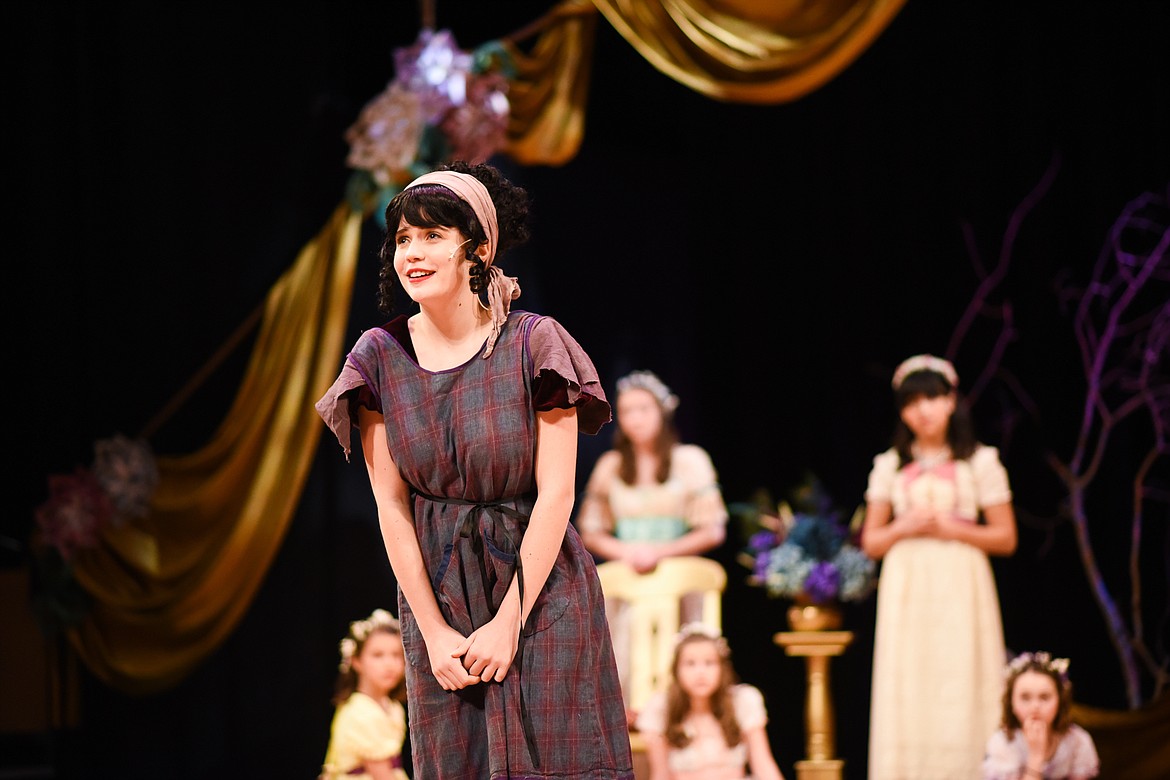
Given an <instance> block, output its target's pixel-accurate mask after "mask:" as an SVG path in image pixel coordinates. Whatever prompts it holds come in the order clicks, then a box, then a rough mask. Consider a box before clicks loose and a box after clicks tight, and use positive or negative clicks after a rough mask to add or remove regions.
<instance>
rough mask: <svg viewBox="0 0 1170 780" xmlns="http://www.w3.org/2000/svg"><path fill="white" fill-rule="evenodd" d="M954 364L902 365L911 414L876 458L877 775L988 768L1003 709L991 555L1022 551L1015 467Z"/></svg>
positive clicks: (872, 541) (872, 496) (872, 545)
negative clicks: (964, 392) (962, 386)
mask: <svg viewBox="0 0 1170 780" xmlns="http://www.w3.org/2000/svg"><path fill="white" fill-rule="evenodd" d="M958 383H959V378H958V375H957V374H956V372H955V368H954V366H953V365H951V364H950V362H948V361H946V360H943V359H942V358H939V357H935V356H934V355H915V356H914V357H911V358H908V359H907V360H905V361H903V363H902V364H901V365H900V366H898V369H897V370H896V371H895V372H894V378H893V382H892V384H893V389H894V398H895V401H896V404H897V409H898V418H899V419H898V424H897V428H896V430H895V433H894V436H893V441H892V446H891V447H890V448H889V449H888V450H886V451H885V452H883V453H881V454H880V455H878V456H877V457H875V458H874V461H873V469H872V471H871V472H870V474H869V483H868V486H867V488H866V492H865V500H866V512H865V524H864V526H863V529H862V539H861V541H862V549H863V550H864V551H865V553H866V555H868V556H869V557H870V558H873V559H874V560H881V562H882V563H881V569H880V571H879V579H878V591H877V617H876V622H875V629H874V650H873V690H872V692H871V710H870V742H869V777H870V780H978V778H979V777H980V762H981V761H982V758H983V749H984V746H985V744H986V741H987V735H988V734H990V733H991V732H992V731H993V730H994V729H995V724H996V722H997V720H998V715H999V698H1000V694H1001V686H1002V677H1001V669H1002V668H1003V663H1004V653H1005V650H1004V641H1003V625H1002V618H1001V615H1000V609H999V597H998V594H997V591H996V586H995V578H994V576H993V574H992V571H991V564H990V562H989V561H988V556H989V555H1011V554H1012V553H1013V552H1014V551H1015V548H1016V520H1015V513H1014V511H1013V509H1012V503H1011V502H1012V493H1011V489H1010V487H1009V485H1008V477H1007V471H1006V470H1005V469H1004V467H1003V465H1002V464H1001V463H1000V460H999V453H998V451H997V450H996V449H995V448H994V447H989V446H986V445H984V444H981V443H979V442H978V441H977V439H976V438H975V435H974V433H973V432H972V426H971V423H970V420H969V418H968V417H967V413H966V410H965V408H964V406H963V402H962V399H960V398H959V394H958Z"/></svg>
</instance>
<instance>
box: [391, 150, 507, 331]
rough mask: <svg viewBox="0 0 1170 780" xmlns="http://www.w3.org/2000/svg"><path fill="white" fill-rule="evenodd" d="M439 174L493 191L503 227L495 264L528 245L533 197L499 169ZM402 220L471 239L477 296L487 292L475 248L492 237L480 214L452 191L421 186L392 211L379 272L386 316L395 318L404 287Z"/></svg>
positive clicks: (458, 165)
mask: <svg viewBox="0 0 1170 780" xmlns="http://www.w3.org/2000/svg"><path fill="white" fill-rule="evenodd" d="M438 170H442V171H454V172H455V173H466V174H468V175H471V176H474V177H475V178H477V179H479V180H480V182H482V183H483V185H484V187H486V188H487V191H488V194H489V195H491V198H492V202H493V203H494V204H495V206H496V222H497V223H498V226H499V237H498V239H497V244H496V259H495V262H498V261H499V259H500V257H502V256H503V254H504V252H506V251H507V250H509V249H511V248H512V247H515V246H520V245H521V244H523V243H524V242H526V241H527V240H528V238H529V236H530V232H529V228H528V193H527V192H526V191H525V190H524V188H523V187H520V186H518V185H516V184H513V183H512V182H510V181H508V180H507V179H506V178H504V175H503V174H501V173H500V171H499V170H498V169H497V168H495V167H493V166H491V165H488V164H486V163H480V164H478V165H471V164H469V163H466V162H462V161H459V160H456V161H453V162H451V163H448V164H447V165H443V166H440V167H439V168H438ZM402 221H405V222H406V223H407V224H409V225H414V226H416V227H449V228H455V229H456V230H458V231H459V232H460V233H461V234H463V236H464V237H466V238H468V239H470V241H468V242H467V244H466V249H465V250H464V251H465V253H466V259H467V260H468V261H469V262H470V263H471V264H472V268H471V291H472V292H474V293H482V292H483V291H484V289H485V287H486V280H485V279H484V274H485V273H486V270H487V269H486V268H485V267H484V264H483V261H482V260H480V259H479V258H478V257H477V256H476V254H475V249H476V248H477V247H478V246H479V245H481V244H483V243H484V242H485V241H487V233H486V232H485V231H484V229H483V226H482V225H480V224H479V219H477V218H476V216H475V212H474V211H473V210H472V208H471V206H470V205H469V204H468V203H467V202H465V201H463V200H461V199H460V198H459V197H458V196H457V195H455V194H454V193H453V192H451V190H449V189H447V188H446V187H443V186H441V185H438V184H420V185H418V186H416V187H410V188H409V189H405V190H403V191H402V192H400V193H398V194H397V195H395V196H394V198H393V199H392V200H391V201H390V203H389V205H387V206H386V236H385V237H384V238H383V240H382V247H381V249H380V250H379V251H378V256H379V257H380V258H381V260H382V270H381V271H380V272H379V273H378V280H379V281H378V309H379V310H380V311H381V312H382V313H384V314H390V313H391V312H392V311H393V310H394V294H395V290H396V289H397V286H398V275H397V274H396V273H395V272H394V247H395V241H394V234H395V233H396V232H397V230H398V225H399V223H401V222H402Z"/></svg>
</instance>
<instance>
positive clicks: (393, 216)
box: [386, 184, 474, 233]
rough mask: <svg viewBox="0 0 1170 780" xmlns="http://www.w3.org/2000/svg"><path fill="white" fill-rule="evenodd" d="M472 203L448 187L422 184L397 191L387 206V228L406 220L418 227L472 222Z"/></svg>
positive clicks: (466, 224)
mask: <svg viewBox="0 0 1170 780" xmlns="http://www.w3.org/2000/svg"><path fill="white" fill-rule="evenodd" d="M469 217H472V218H473V217H474V215H472V214H471V207H470V206H468V205H467V204H466V203H464V202H463V201H461V200H460V199H459V198H457V197H455V195H453V194H452V193H451V191H450V190H448V189H447V188H446V187H441V186H439V185H437V184H420V185H418V186H417V187H411V188H410V189H408V190H403V191H402V192H400V193H398V195H397V196H395V198H394V199H393V200H392V201H390V205H389V206H388V207H387V208H386V228H387V229H388V230H389V231H390V232H391V233H393V232H394V231H396V230H398V226H399V224H400V223H402V222H403V221H405V222H406V224H408V225H413V226H415V227H428V228H433V227H454V228H460V229H464V228H466V227H467V226H468V224H469Z"/></svg>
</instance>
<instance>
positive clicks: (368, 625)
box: [337, 609, 402, 672]
mask: <svg viewBox="0 0 1170 780" xmlns="http://www.w3.org/2000/svg"><path fill="white" fill-rule="evenodd" d="M378 629H386V630H388V631H391V632H393V633H396V634H397V633H401V632H402V626H401V625H400V624H399V623H398V620H396V619H395V617H394V616H393V615H391V614H390V613H389V612H387V611H386V610H384V609H375V610H374V611H373V612H371V613H370V616H369V617H368V618H366V619H365V620H355V621H353V622H352V623H350V624H349V634H348V635H347V636H346V637H345V639H342V640H341V644H340V645H339V649H340V650H341V663H340V664H338V665H337V668H338V669H340V670H341V671H343V672H348V671H349V670H350V667H351V666H352V665H353V654H354V653H356V652H357V646H358V642H365V641H366V640H367V639H369V638H370V634H372V633H374V631H376V630H378Z"/></svg>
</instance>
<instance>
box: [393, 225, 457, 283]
mask: <svg viewBox="0 0 1170 780" xmlns="http://www.w3.org/2000/svg"><path fill="white" fill-rule="evenodd" d="M467 241H468V239H466V238H465V237H464V236H463V234H462V233H460V232H459V231H458V230H457V229H455V228H452V227H442V226H438V227H418V226H416V225H411V224H409V223H407V222H406V220H405V219H404V220H402V221H400V222H399V223H398V230H397V231H396V232H395V234H394V271H395V273H396V274H398V281H399V282H400V283H401V284H402V287H403V289H404V290H406V294H407V295H409V296H410V298H411V300H413V301H415V302H416V303H420V304H421V303H424V302H438V301H442V300H448V299H453V298H456V297H458V296H460V295H471V290H470V287H469V286H468V269H469V268H470V263H469V262H467V260H466V257H467V255H466V249H465V246H466V244H467Z"/></svg>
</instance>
